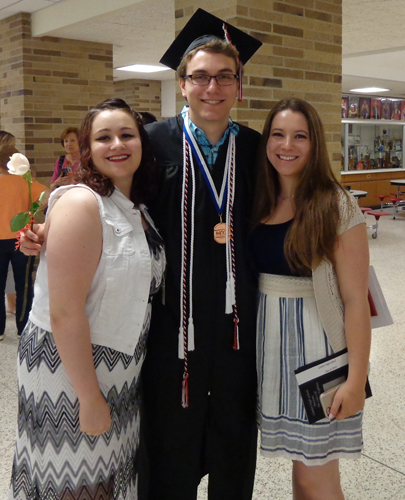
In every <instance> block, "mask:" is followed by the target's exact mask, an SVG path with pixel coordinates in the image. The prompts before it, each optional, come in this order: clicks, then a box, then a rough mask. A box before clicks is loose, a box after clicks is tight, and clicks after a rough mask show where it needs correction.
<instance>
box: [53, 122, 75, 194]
mask: <svg viewBox="0 0 405 500" xmlns="http://www.w3.org/2000/svg"><path fill="white" fill-rule="evenodd" d="M60 142H61V144H62V146H63V147H64V148H65V151H66V155H63V156H59V158H58V159H57V160H56V163H55V169H54V171H53V175H52V179H51V189H52V190H53V189H56V188H57V187H59V186H66V185H67V184H71V182H72V177H73V175H74V173H75V172H77V171H78V169H79V166H80V150H79V129H78V128H76V127H68V128H67V129H65V130H64V131H63V132H62V135H61V136H60Z"/></svg>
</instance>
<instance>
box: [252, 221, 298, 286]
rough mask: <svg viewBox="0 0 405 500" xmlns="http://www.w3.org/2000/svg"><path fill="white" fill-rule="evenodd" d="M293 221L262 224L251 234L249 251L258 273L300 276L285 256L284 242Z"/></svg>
mask: <svg viewBox="0 0 405 500" xmlns="http://www.w3.org/2000/svg"><path fill="white" fill-rule="evenodd" d="M292 222H293V219H291V220H289V221H287V222H283V223H281V224H260V225H259V226H257V227H256V228H255V229H254V230H253V231H252V233H251V235H250V238H249V250H250V254H251V256H252V259H253V264H254V266H255V269H256V271H257V272H258V273H266V274H278V275H281V276H299V275H298V274H297V273H294V272H292V271H291V269H290V266H289V265H288V262H287V259H286V258H285V255H284V240H285V238H286V235H287V232H288V230H289V229H290V227H291V225H292Z"/></svg>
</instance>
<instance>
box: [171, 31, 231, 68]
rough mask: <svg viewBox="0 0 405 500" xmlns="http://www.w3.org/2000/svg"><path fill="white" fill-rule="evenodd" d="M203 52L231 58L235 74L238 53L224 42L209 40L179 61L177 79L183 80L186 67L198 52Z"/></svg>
mask: <svg viewBox="0 0 405 500" xmlns="http://www.w3.org/2000/svg"><path fill="white" fill-rule="evenodd" d="M200 50H203V51H205V52H213V53H214V54H224V55H225V56H227V57H231V58H232V59H233V60H234V61H235V67H236V73H238V70H239V52H238V50H237V49H236V47H235V46H234V45H232V44H230V43H228V42H226V41H225V40H220V39H218V40H211V41H210V42H207V43H204V44H203V45H200V46H198V47H196V48H195V49H193V50H190V52H187V54H185V55H184V56H183V58H182V60H181V61H180V64H179V66H178V68H177V76H178V77H179V78H184V77H185V76H186V74H187V65H188V63H189V62H190V61H191V59H192V58H193V57H194V56H195V55H196V54H197V52H199V51H200Z"/></svg>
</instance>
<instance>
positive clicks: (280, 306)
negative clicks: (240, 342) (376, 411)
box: [257, 274, 363, 465]
mask: <svg viewBox="0 0 405 500" xmlns="http://www.w3.org/2000/svg"><path fill="white" fill-rule="evenodd" d="M332 353H333V351H332V348H331V346H330V345H329V342H328V339H327V337H326V335H325V332H324V330H323V328H322V325H321V322H320V320H319V317H318V311H317V307H316V302H315V297H314V291H313V285H312V279H311V278H295V277H289V276H276V275H269V274H262V275H261V276H260V284H259V308H258V323H257V372H258V421H259V426H260V431H261V446H260V450H261V454H262V455H263V456H265V457H270V458H271V457H285V458H289V459H291V460H298V461H300V462H303V463H304V464H306V465H323V464H325V463H327V462H328V461H330V460H334V459H338V458H359V457H360V452H361V450H362V445H363V439H362V412H360V413H359V414H357V415H354V416H352V417H349V418H346V419H344V420H340V421H338V420H336V419H335V420H333V421H331V422H330V421H329V420H328V419H324V420H321V421H319V422H317V423H316V424H309V423H308V419H307V416H306V412H305V408H304V404H303V402H302V399H301V396H300V393H299V389H298V384H297V382H296V378H295V374H294V370H295V369H296V368H298V367H300V366H303V365H306V364H308V363H311V362H312V361H316V360H318V359H321V358H323V357H325V356H327V355H329V354H332Z"/></svg>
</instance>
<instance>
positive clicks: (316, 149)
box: [253, 98, 347, 276]
mask: <svg viewBox="0 0 405 500" xmlns="http://www.w3.org/2000/svg"><path fill="white" fill-rule="evenodd" d="M287 109H290V110H291V111H293V112H295V113H301V114H303V115H304V117H305V119H306V121H307V124H308V130H309V139H310V141H311V150H310V155H309V159H308V163H307V165H306V166H305V168H303V169H302V171H301V172H300V174H299V178H298V183H297V185H296V186H295V192H294V200H295V206H296V208H295V215H294V222H293V224H292V226H291V228H290V230H289V232H288V233H287V237H286V240H285V247H284V250H285V255H286V258H287V261H288V263H289V265H290V267H291V268H292V269H293V270H295V271H298V272H299V273H300V275H301V276H309V275H310V274H311V269H312V267H313V265H317V264H318V263H319V262H320V260H321V259H322V258H326V259H327V260H329V261H330V262H332V263H333V255H334V247H335V243H336V240H337V237H338V225H339V219H340V216H339V206H338V190H339V189H340V190H341V191H342V192H343V193H344V194H343V195H344V196H347V193H346V191H345V190H344V189H343V188H342V186H341V185H340V184H339V182H338V181H337V179H336V177H335V175H334V174H333V171H332V168H331V165H330V161H329V155H328V151H327V148H326V140H325V132H324V129H323V125H322V122H321V119H320V117H319V115H318V113H317V111H316V110H315V108H314V107H313V106H311V105H310V104H309V103H308V102H306V101H304V100H302V99H296V98H292V99H283V100H281V101H279V102H278V103H277V104H276V105H275V106H274V107H273V108H272V110H271V111H270V113H269V115H268V117H267V119H266V123H265V125H264V129H263V135H262V139H261V143H260V146H259V150H258V158H257V162H258V164H257V182H256V193H255V202H254V203H255V205H254V209H253V224H254V225H255V226H256V225H258V224H259V223H260V222H261V221H262V220H264V219H265V218H267V217H268V216H269V215H271V214H272V213H273V212H274V210H275V209H276V206H277V199H278V197H279V195H280V189H281V188H280V181H279V176H278V173H277V171H276V169H275V168H274V167H273V165H272V164H271V163H270V161H269V159H268V157H267V142H268V139H269V136H270V131H271V126H272V123H273V120H274V117H275V116H276V115H277V114H278V113H280V112H281V111H285V110H287Z"/></svg>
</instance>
